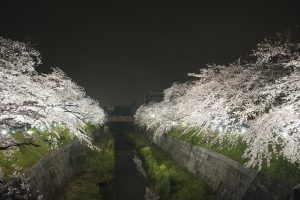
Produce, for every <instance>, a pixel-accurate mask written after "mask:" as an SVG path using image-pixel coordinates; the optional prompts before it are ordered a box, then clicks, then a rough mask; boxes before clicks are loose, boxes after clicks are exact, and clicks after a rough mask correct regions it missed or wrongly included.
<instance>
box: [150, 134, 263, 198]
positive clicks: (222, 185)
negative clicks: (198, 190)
mask: <svg viewBox="0 0 300 200" xmlns="http://www.w3.org/2000/svg"><path fill="white" fill-rule="evenodd" d="M155 143H156V144H157V145H158V146H159V147H160V148H161V149H162V150H164V151H166V152H168V153H169V154H170V155H171V156H172V157H173V158H174V159H175V160H176V161H177V162H178V164H180V165H181V166H183V167H185V168H186V169H187V170H188V171H190V172H191V173H193V174H195V175H200V176H201V177H203V179H204V180H205V181H206V182H207V183H208V184H209V185H210V186H211V187H212V188H213V189H214V190H216V191H218V192H219V194H220V195H221V196H222V198H223V199H231V200H235V199H242V197H243V195H244V194H245V192H246V191H247V189H248V188H249V186H250V185H251V183H252V181H253V180H254V179H255V177H256V175H257V171H256V170H254V169H250V168H246V167H244V166H243V165H241V164H240V163H239V162H236V161H234V160H232V159H230V158H228V157H226V156H223V155H221V154H219V153H215V152H212V151H209V150H207V149H205V148H202V147H199V146H194V145H191V144H189V143H187V142H184V141H181V140H178V139H175V138H172V137H168V136H164V137H161V138H160V139H158V140H155Z"/></svg>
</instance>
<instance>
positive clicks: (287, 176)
mask: <svg viewBox="0 0 300 200" xmlns="http://www.w3.org/2000/svg"><path fill="white" fill-rule="evenodd" d="M169 136H172V137H174V138H177V139H180V140H183V141H186V142H189V143H191V144H193V145H198V146H201V147H204V148H207V149H209V150H211V151H215V152H218V153H221V154H223V155H225V156H228V157H229V158H231V159H233V160H236V161H238V162H240V163H245V162H246V161H247V160H246V159H244V158H242V155H243V152H244V150H245V149H246V144H245V143H243V142H242V141H241V139H240V140H238V143H237V145H236V146H235V147H233V148H222V147H220V145H209V144H207V143H205V142H204V141H203V140H202V139H201V137H199V136H196V135H193V132H189V133H186V134H182V132H180V131H178V130H173V131H172V132H170V133H169ZM225 142H226V141H225ZM225 146H226V143H225ZM262 171H263V172H265V173H266V174H268V175H269V176H270V177H272V178H273V179H275V180H280V181H283V182H285V183H287V184H288V185H289V186H291V187H293V186H295V185H297V184H298V183H299V182H300V169H299V165H297V164H292V163H290V162H288V161H287V160H285V159H283V158H281V157H279V158H273V159H272V161H271V165H270V167H267V166H266V164H264V165H263V167H262Z"/></svg>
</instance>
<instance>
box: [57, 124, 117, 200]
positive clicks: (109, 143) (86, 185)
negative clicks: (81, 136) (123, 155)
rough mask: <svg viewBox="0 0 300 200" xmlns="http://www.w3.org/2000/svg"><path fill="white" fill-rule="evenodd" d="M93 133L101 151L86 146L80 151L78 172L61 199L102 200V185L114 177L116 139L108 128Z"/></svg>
mask: <svg viewBox="0 0 300 200" xmlns="http://www.w3.org/2000/svg"><path fill="white" fill-rule="evenodd" d="M93 135H94V139H95V145H96V146H97V147H98V148H99V149H100V151H96V150H91V149H88V148H84V149H83V150H82V151H81V152H80V154H79V158H78V161H77V162H78V166H77V169H76V172H75V174H74V176H73V178H72V179H71V181H70V182H69V184H68V186H67V187H66V189H65V191H64V192H63V194H62V195H61V196H60V197H59V198H58V199H59V200H75V199H76V200H87V199H89V200H101V199H103V190H102V188H101V186H103V185H105V184H107V183H109V182H110V181H112V179H113V178H114V166H115V155H114V139H113V137H112V135H111V133H110V132H109V130H108V129H107V128H106V129H105V130H104V132H103V133H102V132H97V131H96V132H94V134H93Z"/></svg>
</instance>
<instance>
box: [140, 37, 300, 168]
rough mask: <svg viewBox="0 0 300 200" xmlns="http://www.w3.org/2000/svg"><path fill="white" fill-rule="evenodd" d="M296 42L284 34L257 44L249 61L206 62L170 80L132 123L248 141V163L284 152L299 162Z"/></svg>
mask: <svg viewBox="0 0 300 200" xmlns="http://www.w3.org/2000/svg"><path fill="white" fill-rule="evenodd" d="M299 49H300V45H299V43H295V42H291V40H290V39H289V38H287V37H283V38H280V39H279V40H271V39H268V40H265V41H263V42H261V43H260V44H258V46H257V49H256V50H254V51H253V54H252V55H250V59H245V60H241V59H239V60H237V61H236V62H233V63H231V64H229V65H228V66H223V65H216V64H213V65H208V66H207V67H206V68H204V69H200V73H198V74H194V73H191V74H189V75H190V76H192V77H194V80H193V81H189V82H187V83H182V84H178V83H176V84H173V85H172V86H171V87H170V88H168V89H166V90H165V92H164V94H165V98H164V100H163V101H162V102H160V103H155V104H149V105H143V106H141V107H140V108H139V109H138V110H137V112H136V114H135V119H136V123H137V124H138V125H139V126H142V127H145V128H147V129H148V130H151V131H153V132H154V135H155V137H160V136H161V135H162V134H166V133H167V132H169V131H170V130H172V128H180V129H182V131H183V133H185V132H187V131H190V130H193V131H194V134H196V135H199V136H201V137H202V138H203V139H204V140H205V141H206V142H208V143H211V144H219V145H223V144H224V140H226V141H227V142H226V144H227V145H228V141H229V144H231V145H230V146H234V145H235V144H236V141H237V139H238V138H239V137H241V138H242V139H243V141H244V142H246V144H247V149H246V151H245V153H244V157H245V158H247V159H248V162H247V165H248V166H252V167H254V166H258V167H259V168H260V167H261V166H262V163H263V162H264V161H266V162H267V163H270V160H271V159H272V157H274V156H275V157H276V156H283V157H284V158H286V159H288V160H289V161H291V162H298V163H299V161H300V155H299V153H298V152H300V151H299V150H300V149H299V148H300V140H299V137H300V134H299V126H300V120H299V116H300V115H299V114H300V113H299V100H300V97H299V91H300V90H299V89H300V88H299V87H300V82H299V77H300V76H299V66H300V58H299Z"/></svg>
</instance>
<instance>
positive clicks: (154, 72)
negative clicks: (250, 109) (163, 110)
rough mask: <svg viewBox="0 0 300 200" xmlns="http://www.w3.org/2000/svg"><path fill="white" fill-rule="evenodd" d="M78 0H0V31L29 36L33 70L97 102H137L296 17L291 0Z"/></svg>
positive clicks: (247, 48) (296, 21)
mask: <svg viewBox="0 0 300 200" xmlns="http://www.w3.org/2000/svg"><path fill="white" fill-rule="evenodd" d="M20 2H23V3H20ZM81 2H82V3H75V1H57V2H55V1H49V3H41V2H39V3H37V2H35V3H29V2H28V1H9V0H6V1H2V2H1V4H0V36H2V37H5V38H11V39H14V40H20V41H30V42H32V43H34V44H35V46H36V48H37V49H38V50H39V51H40V52H41V54H42V57H43V63H44V64H43V65H42V66H41V67H40V68H41V69H40V71H41V72H46V71H47V69H49V67H60V68H62V69H63V70H64V71H65V72H66V73H67V75H68V76H70V77H71V78H72V79H73V80H75V81H76V82H77V83H78V84H80V85H81V86H83V87H85V88H86V91H87V93H88V95H90V96H92V97H93V98H96V99H98V100H99V101H100V104H101V105H129V104H131V103H133V102H139V103H141V102H142V98H143V92H145V91H161V90H163V89H165V88H167V87H169V86H170V85H171V83H172V82H175V81H176V82H182V81H185V80H187V79H188V77H187V75H186V74H187V73H188V72H197V71H198V69H199V68H201V67H203V66H205V64H209V63H217V64H226V63H228V62H231V61H233V60H235V59H237V58H239V57H241V56H245V55H247V54H249V53H251V50H252V49H254V48H255V47H256V44H257V43H258V42H260V41H261V40H263V39H264V38H266V37H269V36H272V35H274V34H275V33H276V32H283V31H284V30H285V29H287V28H288V27H295V25H300V6H299V4H298V5H297V4H296V2H297V1H296V0H295V1H287V0H285V1H281V2H279V1H278V2H277V3H276V1H263V0H261V1H242V0H241V1H235V2H233V1H225V0H223V1H221V0H220V1H218V2H217V1H208V2H211V3H202V2H204V1H200V0H199V2H201V3H198V4H189V3H184V2H185V1H181V3H175V2H173V3H172V4H163V3H158V4H155V3H154V1H140V2H147V3H139V4H136V3H124V2H123V3H122V4H119V3H116V1H111V2H114V3H107V4H103V3H99V2H101V1H98V3H92V1H81ZM161 2H162V1H161ZM237 2H239V3H237ZM246 2H247V3H246ZM299 29H300V27H299V28H298V30H299Z"/></svg>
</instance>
